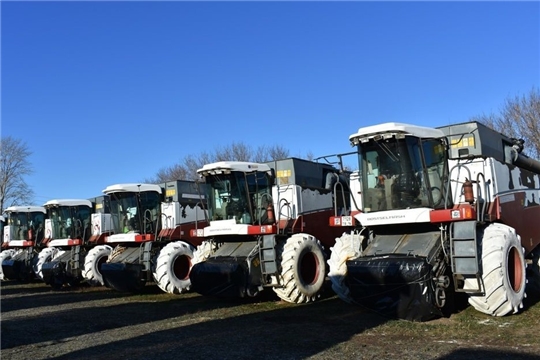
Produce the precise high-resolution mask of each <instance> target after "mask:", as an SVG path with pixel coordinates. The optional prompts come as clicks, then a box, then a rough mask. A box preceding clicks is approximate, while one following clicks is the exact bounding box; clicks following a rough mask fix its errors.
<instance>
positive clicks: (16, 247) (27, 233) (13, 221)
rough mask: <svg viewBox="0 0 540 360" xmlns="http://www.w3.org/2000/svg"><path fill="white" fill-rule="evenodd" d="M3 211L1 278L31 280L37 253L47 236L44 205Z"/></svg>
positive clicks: (0, 254) (16, 207)
mask: <svg viewBox="0 0 540 360" xmlns="http://www.w3.org/2000/svg"><path fill="white" fill-rule="evenodd" d="M4 214H5V216H6V218H5V225H4V227H3V233H2V252H0V280H20V281H28V280H30V279H32V278H33V277H34V272H33V265H34V263H35V254H36V252H37V249H39V247H40V245H41V241H42V239H43V236H44V222H45V217H46V212H45V208H44V207H42V206H10V207H8V208H7V209H6V210H5V211H4ZM3 223H4V222H3Z"/></svg>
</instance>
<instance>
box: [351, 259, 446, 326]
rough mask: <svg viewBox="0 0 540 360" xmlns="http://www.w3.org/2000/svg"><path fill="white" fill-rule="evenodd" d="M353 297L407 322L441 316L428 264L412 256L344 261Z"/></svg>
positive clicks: (365, 304) (374, 308) (384, 313)
mask: <svg viewBox="0 0 540 360" xmlns="http://www.w3.org/2000/svg"><path fill="white" fill-rule="evenodd" d="M347 270H348V275H347V283H348V286H349V289H350V292H351V297H352V299H353V300H354V301H355V302H356V303H358V304H360V305H362V306H365V307H367V308H369V309H371V310H373V311H375V312H377V313H380V314H381V315H384V316H388V317H393V318H399V319H405V320H410V321H428V320H431V319H434V318H438V317H441V316H443V313H442V312H441V310H440V309H439V308H438V307H437V306H436V305H435V284H434V282H433V275H432V271H431V266H430V265H429V264H428V263H427V262H426V261H425V259H423V258H418V257H411V256H385V257H369V258H367V257H366V258H360V259H356V260H351V261H347Z"/></svg>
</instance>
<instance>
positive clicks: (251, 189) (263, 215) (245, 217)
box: [206, 172, 272, 224]
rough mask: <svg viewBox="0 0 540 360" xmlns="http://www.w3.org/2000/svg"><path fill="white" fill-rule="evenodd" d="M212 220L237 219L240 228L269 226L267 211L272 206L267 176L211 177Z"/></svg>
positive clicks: (229, 175)
mask: <svg viewBox="0 0 540 360" xmlns="http://www.w3.org/2000/svg"><path fill="white" fill-rule="evenodd" d="M206 183H207V184H208V185H209V190H208V191H209V192H210V193H209V194H208V198H209V204H208V212H209V217H210V220H227V219H235V220H236V222H237V223H238V224H266V223H268V222H269V219H268V217H267V211H266V208H267V206H268V205H269V204H271V203H272V196H271V193H270V192H271V186H270V179H269V177H268V175H267V174H266V173H262V172H254V173H249V174H245V173H242V172H232V173H231V174H227V175H208V176H207V177H206Z"/></svg>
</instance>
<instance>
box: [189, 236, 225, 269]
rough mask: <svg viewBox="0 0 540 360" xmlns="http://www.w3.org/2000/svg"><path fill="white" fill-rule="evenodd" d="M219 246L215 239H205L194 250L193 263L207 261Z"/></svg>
mask: <svg viewBox="0 0 540 360" xmlns="http://www.w3.org/2000/svg"><path fill="white" fill-rule="evenodd" d="M218 248H219V246H218V245H217V244H216V243H215V242H213V241H210V240H205V241H203V242H202V243H201V245H199V246H197V249H196V250H195V251H194V252H193V260H192V263H193V265H195V264H198V263H200V262H203V261H206V260H207V259H208V258H209V257H210V256H211V255H212V254H213V253H214V252H215V251H216V250H217V249H218Z"/></svg>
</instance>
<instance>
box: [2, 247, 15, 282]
mask: <svg viewBox="0 0 540 360" xmlns="http://www.w3.org/2000/svg"><path fill="white" fill-rule="evenodd" d="M16 252H17V251H16V250H15V249H6V250H4V251H2V252H0V280H2V281H4V280H11V279H7V278H6V276H5V275H4V270H2V263H3V262H4V260H9V259H11V258H12V257H13V255H15V253H16Z"/></svg>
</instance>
